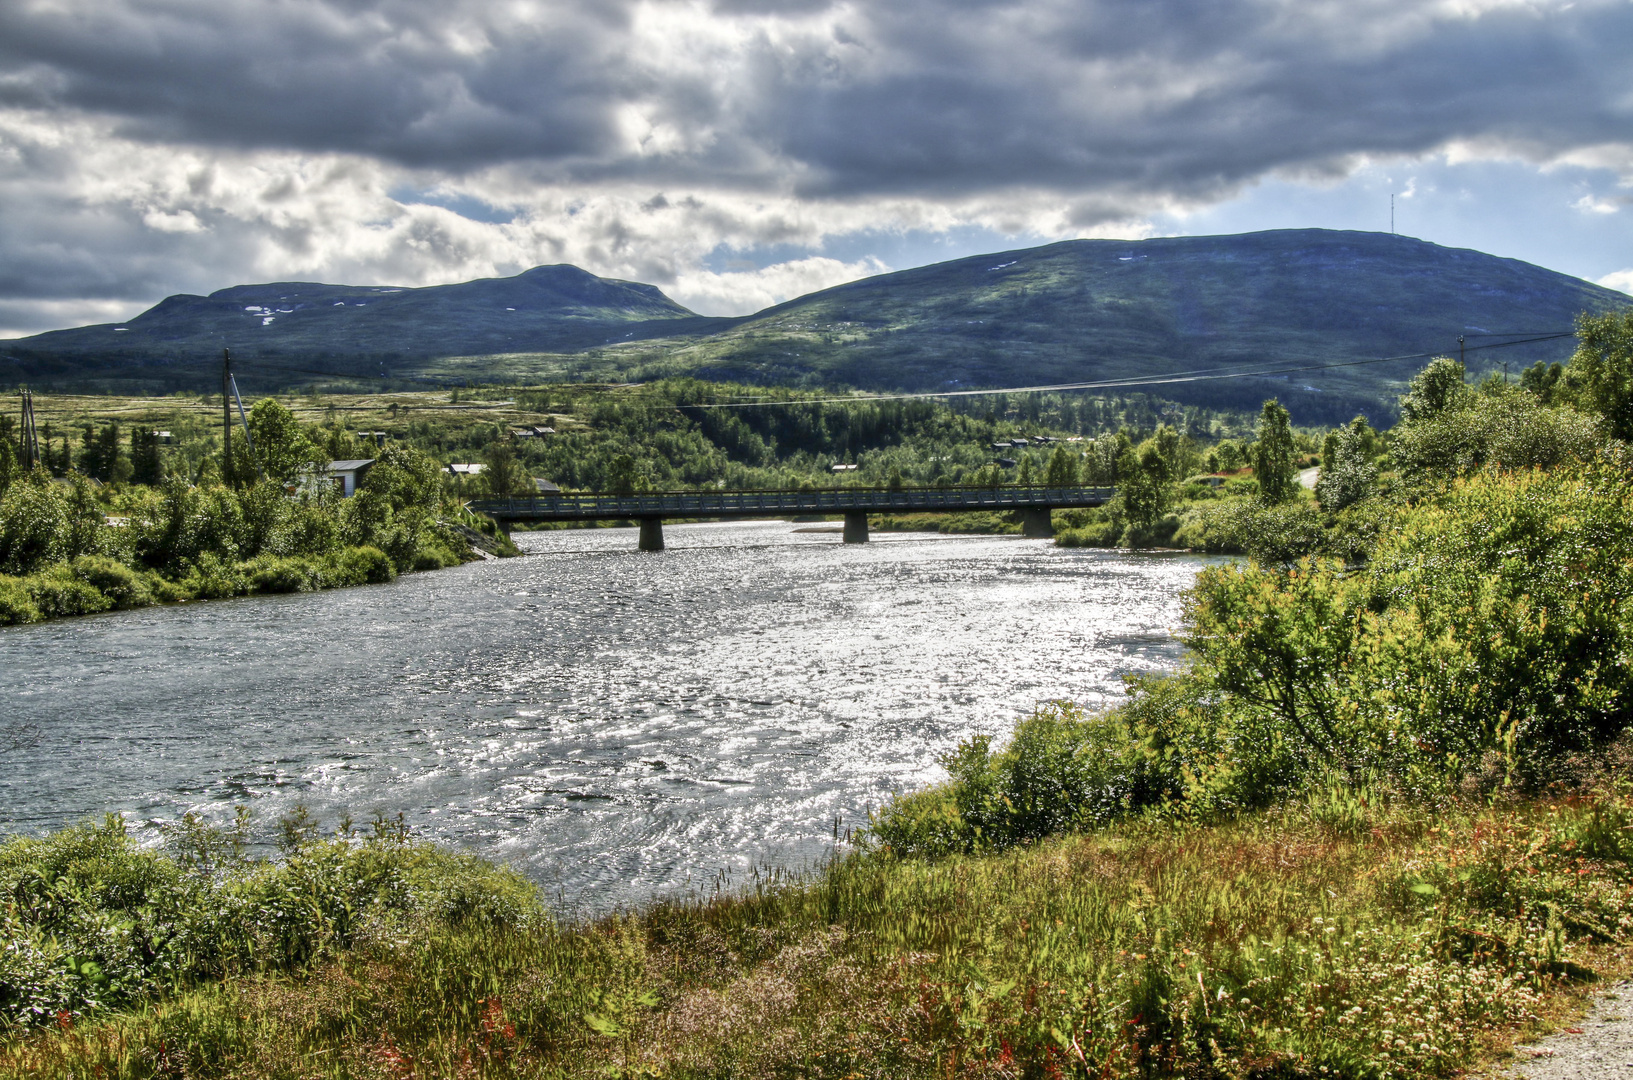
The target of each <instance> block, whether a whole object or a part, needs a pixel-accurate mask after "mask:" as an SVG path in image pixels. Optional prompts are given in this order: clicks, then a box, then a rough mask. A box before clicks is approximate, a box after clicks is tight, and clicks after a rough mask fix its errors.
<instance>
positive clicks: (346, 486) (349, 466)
mask: <svg viewBox="0 0 1633 1080" xmlns="http://www.w3.org/2000/svg"><path fill="white" fill-rule="evenodd" d="M374 461H375V459H374V458H359V459H357V460H355V461H331V462H329V465H328V467H327V468H325V469H324V470H323V475H324V476H325V477H327V478H328V479H330V480H332V481H334V484H335V486H336V487H338V488H339V489H340V497H341V498H342V499H349V498H351V497H352V496H353V495H356V494H357V485H358V483H359V482H361V481H362V479H363V475H364V474H365V473H367V472H368V471H369V466H371V465H373V464H374Z"/></svg>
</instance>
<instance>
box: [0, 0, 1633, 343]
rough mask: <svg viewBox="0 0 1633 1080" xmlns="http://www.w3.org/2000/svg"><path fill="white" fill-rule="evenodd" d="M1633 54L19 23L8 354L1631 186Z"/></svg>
mask: <svg viewBox="0 0 1633 1080" xmlns="http://www.w3.org/2000/svg"><path fill="white" fill-rule="evenodd" d="M1630 52H1633V5H1629V4H1627V3H1625V2H1622V0H1576V2H1566V0H1439V2H1429V3H1424V2H1421V0H1366V2H1364V3H1345V4H1337V3H1309V4H1295V5H1289V4H1286V3H1284V2H1281V0H967V2H954V0H714V2H712V3H711V2H708V0H504V2H498V0H284V2H281V3H279V4H276V5H273V4H268V3H265V2H264V0H76V3H74V4H72V5H65V4H61V3H56V2H53V0H15V2H13V3H9V4H5V5H0V333H3V332H7V331H9V332H12V333H17V332H23V331H32V330H38V329H43V328H45V326H44V325H42V320H47V321H49V320H51V319H54V318H62V317H66V318H68V319H69V320H70V321H78V320H79V319H80V318H93V317H105V315H106V313H107V311H109V310H112V309H113V308H114V307H115V306H117V305H119V304H124V305H127V307H128V309H129V310H131V311H133V310H136V309H139V308H140V307H143V306H146V305H147V304H149V303H152V302H153V301H154V300H156V299H158V298H159V297H160V296H162V295H164V294H165V293H167V292H173V291H179V290H190V291H201V290H209V289H213V288H217V287H220V286H222V285H225V284H230V283H235V282H240V281H247V280H253V279H261V280H267V279H279V278H294V277H320V278H325V279H328V280H345V281H354V282H358V283H368V282H394V283H399V284H420V283H429V282H435V281H450V280H457V279H460V278H465V277H470V276H475V275H481V274H499V273H513V272H516V271H517V270H520V269H524V268H526V267H527V266H531V265H535V264H537V263H541V262H574V263H577V264H578V265H581V266H583V267H585V268H586V269H589V270H592V271H594V272H596V273H600V274H607V275H611V276H618V277H629V278H635V279H639V280H643V281H649V282H652V283H654V284H657V285H659V286H661V287H664V288H666V289H669V290H671V291H673V292H674V293H675V294H676V295H677V296H678V297H680V298H681V299H683V301H689V302H692V303H695V304H696V305H698V306H700V307H702V308H704V309H711V310H714V311H722V312H723V311H745V310H750V309H752V307H753V306H755V305H757V304H759V303H761V302H762V301H763V300H764V299H765V298H767V297H778V296H782V295H783V291H782V290H784V289H785V288H795V287H798V286H799V283H802V282H813V283H819V284H830V283H832V280H833V277H834V275H837V274H846V273H852V272H863V271H866V270H868V269H871V268H873V265H874V264H873V263H868V262H866V261H864V260H859V259H857V258H835V257H833V256H832V254H831V253H830V252H829V251H826V250H825V245H826V244H828V243H829V242H830V241H831V240H832V238H834V237H838V236H844V235H851V234H855V233H859V232H866V231H874V232H893V231H894V232H901V231H904V230H918V231H929V232H935V231H937V230H951V229H956V228H968V227H971V226H978V227H981V228H984V229H988V230H991V231H993V232H995V233H999V234H1009V235H1025V236H1043V237H1057V236H1076V235H1128V236H1133V235H1141V234H1143V233H1144V232H1146V231H1149V228H1150V226H1149V225H1147V224H1146V222H1147V221H1148V220H1149V218H1150V216H1151V215H1154V214H1163V213H1169V214H1172V213H1176V212H1183V211H1184V210H1185V209H1186V208H1194V207H1203V206H1207V205H1209V204H1212V203H1216V202H1218V201H1219V200H1221V199H1227V198H1230V197H1231V196H1232V195H1234V194H1235V193H1237V192H1239V191H1242V190H1244V189H1245V188H1248V187H1250V186H1251V185H1253V184H1254V183H1255V182H1257V181H1259V180H1260V179H1262V178H1265V177H1271V176H1275V177H1307V178H1310V179H1311V180H1315V181H1323V180H1327V181H1330V180H1331V178H1333V177H1341V176H1344V175H1347V174H1348V173H1350V172H1351V171H1352V170H1354V169H1355V168H1357V167H1358V166H1359V163H1362V162H1366V161H1377V160H1386V159H1411V158H1413V157H1417V156H1423V155H1428V154H1440V155H1443V156H1444V157H1445V158H1446V159H1447V160H1471V161H1479V160H1490V159H1504V160H1512V159H1516V158H1518V159H1521V160H1524V161H1527V162H1531V163H1533V164H1534V165H1536V166H1538V167H1544V168H1546V167H1552V166H1560V165H1570V166H1573V167H1577V168H1593V169H1606V170H1612V171H1614V172H1615V173H1617V174H1618V175H1620V176H1621V177H1622V178H1623V179H1624V180H1630V181H1633V138H1630V137H1629V135H1628V132H1629V131H1630V130H1633V66H1630V65H1628V64H1627V63H1626V56H1627V55H1628V54H1629V53H1630ZM1449 57H1455V58H1456V62H1455V63H1449V62H1447V61H1448V58H1449ZM1471 73H1475V74H1474V75H1472V76H1471ZM1584 198H1585V199H1586V200H1587V201H1586V202H1584V203H1583V204H1582V205H1583V208H1584V209H1586V210H1598V211H1604V210H1605V209H1606V208H1609V209H1615V204H1614V202H1611V201H1606V197H1604V196H1603V195H1596V194H1590V195H1585V196H1584ZM1607 216H1608V214H1607ZM751 251H758V252H762V253H763V252H765V251H776V252H781V253H782V254H781V255H780V256H778V257H777V259H778V262H779V264H778V265H775V266H765V265H756V266H753V267H749V268H743V269H732V270H726V271H711V270H708V269H706V267H707V266H710V265H715V263H713V262H710V261H709V257H710V256H711V253H713V254H715V255H718V254H719V253H720V252H726V253H728V254H729V253H731V252H739V253H743V252H751ZM759 261H760V262H761V263H763V262H764V261H765V259H764V258H763V257H762V258H760V260H759ZM75 305H78V306H77V307H76V306H75Z"/></svg>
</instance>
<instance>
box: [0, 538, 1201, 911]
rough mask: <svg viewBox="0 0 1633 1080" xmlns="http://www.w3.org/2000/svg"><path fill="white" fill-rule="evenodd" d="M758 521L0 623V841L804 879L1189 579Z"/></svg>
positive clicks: (1059, 685)
mask: <svg viewBox="0 0 1633 1080" xmlns="http://www.w3.org/2000/svg"><path fill="white" fill-rule="evenodd" d="M794 528H795V527H794V526H791V525H788V524H786V523H780V522H755V523H734V524H724V525H722V524H713V525H693V526H671V527H669V528H668V529H667V530H666V532H667V539H668V541H669V543H670V547H669V550H668V551H666V552H664V553H663V554H661V555H649V554H641V553H639V552H636V551H635V550H634V548H635V543H634V537H633V535H632V534H631V531H630V530H622V529H603V530H583V531H572V532H554V533H535V534H531V535H525V536H522V537H521V538H520V542H521V544H522V546H523V547H524V548H525V549H527V550H528V551H529V552H530V553H531V557H530V558H526V559H513V560H505V561H500V562H485V563H474V564H471V565H469V566H464V567H459V568H456V569H452V570H445V571H440V572H437V573H434V574H419V575H411V576H410V577H407V578H404V579H402V580H400V581H398V582H395V583H393V584H391V585H386V586H376V587H369V588H359V589H348V590H342V591H338V592H331V593H318V594H310V595H303V596H288V597H262V598H254V599H246V600H233V601H222V602H214V603H207V604H187V605H179V606H176V607H169V608H158V609H149V610H145V611H138V612H124V613H117V614H112V615H106V616H96V617H92V618H86V619H78V620H69V621H63V622H57V623H46V624H42V625H38V626H28V627H10V628H5V629H0V702H4V713H5V715H6V716H7V717H8V718H11V719H17V720H23V721H28V722H32V723H36V724H38V725H39V726H40V728H41V731H42V738H41V740H40V742H39V744H38V745H37V746H35V747H32V748H29V749H27V750H24V751H22V752H19V753H13V754H8V755H6V756H4V757H0V828H4V829H6V830H8V831H11V832H19V833H39V832H43V831H45V830H47V829H50V828H55V827H58V826H60V825H63V824H65V823H68V822H72V821H75V820H78V819H81V818H84V817H88V816H95V815H100V814H103V813H106V812H109V811H118V812H121V813H124V814H126V815H127V816H128V817H130V818H131V819H132V820H133V821H134V822H138V823H147V824H152V823H156V822H159V821H164V820H169V819H173V818H174V817H176V816H177V815H179V814H180V813H181V812H183V811H185V810H187V809H195V810H199V811H201V812H204V813H208V814H220V815H224V814H225V813H226V812H227V810H228V808H229V807H231V806H232V805H234V804H240V803H247V804H250V805H251V806H253V807H254V808H255V810H256V813H257V817H258V818H259V819H260V820H262V821H263V822H266V821H271V820H274V819H276V817H277V816H278V815H280V814H282V813H284V812H287V811H288V810H289V809H290V808H291V807H292V806H293V805H294V804H295V803H296V802H297V801H304V802H305V803H307V804H308V805H309V806H310V807H311V808H312V809H313V810H314V811H315V812H317V813H319V814H320V815H322V816H324V817H325V818H326V819H327V820H329V821H331V822H332V821H334V820H336V819H337V818H338V817H339V816H340V815H341V814H342V813H347V812H349V813H350V814H351V815H352V817H353V818H355V819H357V820H364V819H366V818H368V817H369V816H370V815H372V814H373V813H374V812H376V811H379V812H383V813H387V814H395V813H397V812H398V811H402V812H403V813H404V814H405V815H406V817H407V818H408V820H409V821H410V822H411V823H412V824H413V825H414V826H415V828H417V829H419V830H420V831H422V832H423V833H426V834H428V835H431V836H434V837H437V838H439V839H442V840H445V841H448V842H452V843H457V844H462V845H465V846H468V847H470V848H473V849H475V850H478V851H481V852H483V853H485V854H488V855H490V856H494V857H499V858H503V859H507V860H510V861H511V862H513V863H514V864H516V865H517V866H519V867H521V868H522V869H523V870H524V871H526V872H527V873H529V874H530V875H531V876H533V877H535V878H536V879H538V880H540V881H541V882H545V883H548V884H550V885H552V886H556V887H559V888H560V889H561V891H562V892H563V893H564V894H565V895H567V896H569V897H572V898H574V900H575V901H577V902H578V903H581V904H582V905H584V906H585V907H587V908H590V909H600V908H605V907H607V906H609V905H614V904H620V903H627V902H630V901H633V900H637V899H639V898H641V897H644V896H648V895H651V894H653V893H655V892H662V891H667V890H672V889H675V888H679V887H683V886H685V885H686V883H688V882H696V881H707V880H709V879H710V878H712V877H713V876H714V875H715V874H717V873H719V872H721V871H727V872H738V871H742V870H744V869H746V868H749V867H752V866H756V865H761V864H764V863H772V864H777V865H784V866H800V865H805V864H809V863H811V862H813V861H815V860H817V859H820V858H821V857H822V855H823V854H824V853H825V852H826V851H827V850H828V847H829V845H830V842H831V835H832V830H833V828H834V822H835V821H836V819H837V821H838V822H839V823H840V827H842V828H843V827H847V826H852V825H856V824H860V823H861V822H863V821H865V820H866V816H867V811H868V809H869V807H871V806H877V805H878V804H879V803H880V802H881V801H882V800H883V799H885V798H887V797H888V796H889V794H890V793H891V792H892V791H896V790H900V789H902V788H907V787H912V786H915V785H918V784H922V783H924V782H926V781H928V780H931V779H933V778H935V777H936V776H937V775H938V769H937V766H936V765H935V760H936V757H937V756H938V755H939V754H941V753H944V752H945V751H946V750H948V749H950V748H951V747H952V746H953V745H955V744H956V743H957V742H958V741H959V740H960V739H962V738H967V737H968V736H969V735H971V734H974V733H978V732H989V733H992V734H996V735H1003V734H1005V733H1006V732H1007V731H1008V730H1009V728H1010V727H1011V726H1012V725H1013V724H1014V722H1015V720H1016V719H1017V718H1018V717H1020V716H1022V715H1024V714H1025V713H1026V712H1027V711H1028V710H1030V709H1031V708H1032V707H1033V706H1034V705H1035V704H1036V703H1037V702H1039V701H1043V700H1048V699H1052V698H1059V697H1068V698H1073V699H1076V700H1078V701H1082V702H1085V703H1096V702H1102V701H1106V700H1109V699H1112V698H1114V697H1116V696H1117V695H1118V694H1120V692H1121V676H1122V675H1123V674H1124V673H1127V672H1132V671H1141V670H1152V669H1160V668H1166V667H1170V666H1172V665H1173V664H1174V663H1175V662H1177V660H1178V658H1179V655H1180V651H1181V650H1180V646H1179V645H1178V644H1177V643H1176V642H1175V641H1174V639H1173V638H1172V636H1171V634H1170V629H1171V628H1172V627H1174V626H1175V625H1176V624H1177V623H1178V620H1179V614H1180V611H1179V592H1180V590H1182V589H1183V588H1184V587H1185V586H1186V585H1188V584H1189V583H1190V581H1191V579H1192V578H1193V577H1194V575H1195V573H1196V571H1197V569H1198V568H1199V567H1200V566H1201V565H1203V563H1204V560H1201V559H1198V558H1192V557H1175V556H1129V555H1124V554H1116V553H1106V552H1094V551H1082V550H1076V551H1069V550H1062V549H1057V548H1054V547H1051V546H1049V545H1047V544H1045V543H1042V542H1039V541H1031V540H1022V539H1019V538H1011V537H959V538H946V537H929V536H890V535H886V536H879V537H876V538H875V542H874V543H871V544H868V545H866V546H865V547H863V546H851V547H846V546H844V545H841V544H839V543H838V542H837V537H833V536H828V535H825V534H810V533H796V532H794V531H793V530H794Z"/></svg>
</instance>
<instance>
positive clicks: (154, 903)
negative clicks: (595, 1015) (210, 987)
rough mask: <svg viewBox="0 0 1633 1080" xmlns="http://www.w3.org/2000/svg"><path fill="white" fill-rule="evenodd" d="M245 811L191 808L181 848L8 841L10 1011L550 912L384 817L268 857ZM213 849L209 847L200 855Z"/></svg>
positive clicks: (114, 996) (514, 880)
mask: <svg viewBox="0 0 1633 1080" xmlns="http://www.w3.org/2000/svg"><path fill="white" fill-rule="evenodd" d="M244 823H245V821H244V818H243V817H241V818H240V821H239V824H238V826H237V827H235V828H229V829H227V830H220V829H214V828H212V827H210V826H209V825H207V824H204V823H202V822H200V821H198V819H196V818H191V817H189V818H188V819H186V820H185V821H184V822H182V823H180V824H179V827H178V828H177V829H176V830H173V835H172V838H171V840H170V846H171V847H172V848H173V849H175V850H176V856H179V857H174V856H172V855H170V854H167V853H165V852H160V851H153V850H149V849H144V848H142V847H139V846H138V845H136V844H135V843H133V842H132V841H131V840H130V838H129V837H128V836H127V835H126V833H125V828H124V823H123V822H122V821H121V820H120V819H119V818H117V817H112V816H110V817H109V819H108V820H107V822H106V823H105V824H103V825H102V826H100V827H94V826H80V827H77V828H71V829H65V830H62V831H61V832H57V833H54V834H52V835H51V836H49V837H46V838H45V839H43V840H30V839H14V840H10V841H7V842H6V843H5V844H4V845H0V891H3V893H4V895H5V896H6V897H7V898H8V901H9V902H8V904H7V905H6V906H5V907H4V908H0V940H4V941H5V943H6V945H5V947H4V948H0V1023H3V1022H5V1021H11V1022H25V1023H26V1022H40V1021H54V1020H57V1019H58V1018H59V1015H60V1014H61V1013H62V1012H67V1013H68V1014H69V1015H70V1016H78V1015H82V1014H85V1013H88V1012H92V1011H95V1010H97V1009H100V1008H104V1007H111V1006H130V1005H137V1004H140V1003H141V1002H142V1001H143V1000H144V999H150V998H153V997H156V996H158V995H159V994H161V993H163V992H166V991H169V990H174V989H181V988H184V987H186V986H188V985H191V984H196V983H198V982H200V981H202V980H206V979H210V978H215V977H218V976H222V975H229V974H234V973H239V972H256V971H267V970H300V969H302V968H304V967H305V966H307V965H309V964H311V963H313V962H314V961H317V960H320V959H322V958H324V957H329V956H334V955H336V954H337V953H338V952H339V951H341V950H343V949H347V948H351V947H353V946H355V945H357V944H359V943H360V942H362V941H364V940H367V939H380V938H385V939H391V938H396V937H400V936H402V935H403V934H405V933H407V932H409V931H410V930H413V931H415V932H423V931H424V930H425V929H426V928H427V926H428V925H430V924H436V923H440V924H443V925H459V924H475V925H477V926H481V927H486V928H488V929H490V930H493V931H504V930H506V929H518V928H524V927H527V926H532V925H544V924H545V923H546V922H547V919H546V916H545V915H544V912H543V911H542V909H541V908H540V906H539V902H538V899H537V893H536V890H535V889H534V888H533V886H532V885H530V884H528V883H527V882H526V881H524V880H522V879H521V878H520V877H519V876H517V875H516V874H514V873H511V872H509V871H506V870H502V869H499V868H497V867H494V866H492V865H490V864H486V863H483V862H481V861H480V860H477V859H475V858H472V857H470V856H463V855H456V854H453V853H449V852H444V851H441V850H439V849H436V848H433V847H431V846H429V845H424V844H418V843H413V842H411V841H408V840H407V839H406V838H405V837H404V836H403V835H402V833H401V832H400V831H398V830H395V829H392V828H390V827H389V823H388V825H387V827H386V828H383V829H377V830H376V835H375V836H374V837H373V838H371V839H369V840H353V839H332V840H324V839H315V838H310V839H307V840H305V841H304V842H302V843H300V844H298V845H297V846H296V847H295V848H294V850H293V851H292V852H291V853H290V854H289V855H288V857H287V858H285V859H284V860H282V861H280V862H270V861H264V860H259V859H252V858H248V857H246V856H245V855H244V854H243V846H242V840H243V836H242V835H240V834H241V833H242V832H243V831H244ZM199 852H207V853H208V856H209V857H208V858H204V859H200V858H196V857H194V856H196V855H197V854H198V853H199Z"/></svg>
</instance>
